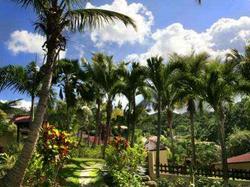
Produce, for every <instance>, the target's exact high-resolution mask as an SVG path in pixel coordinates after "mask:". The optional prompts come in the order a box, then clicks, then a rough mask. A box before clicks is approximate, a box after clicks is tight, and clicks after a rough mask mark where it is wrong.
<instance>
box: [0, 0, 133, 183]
mask: <svg viewBox="0 0 250 187" xmlns="http://www.w3.org/2000/svg"><path fill="white" fill-rule="evenodd" d="M15 2H16V3H18V4H19V5H21V6H23V7H25V8H28V7H30V8H32V9H33V10H34V12H35V13H36V15H37V21H36V23H35V28H36V30H38V31H40V33H42V34H43V35H45V37H46V41H45V43H44V45H43V49H44V50H45V51H46V62H45V64H44V65H43V68H42V70H43V73H44V77H43V80H42V88H41V92H40V99H39V102H38V106H37V110H36V113H35V117H34V120H33V124H32V133H30V134H29V137H28V140H27V141H26V143H25V145H24V148H23V150H22V153H21V154H20V156H19V158H18V160H17V162H16V164H15V166H14V167H13V168H12V169H11V170H10V171H9V172H8V173H7V175H6V176H5V177H4V178H3V179H2V180H1V182H0V183H1V185H0V186H12V187H15V186H20V185H21V184H22V181H23V177H24V174H25V169H26V168H27V165H28V162H29V160H30V159H31V156H32V153H33V151H34V149H35V146H36V143H37V139H38V137H39V129H40V127H41V124H42V122H43V117H44V114H45V111H46V106H47V101H48V98H49V90H50V88H51V82H52V77H53V71H54V68H55V65H56V61H57V59H58V57H59V53H60V52H61V51H63V50H65V47H66V43H67V40H66V37H65V34H66V33H67V31H73V32H76V31H80V32H82V31H84V30H85V29H86V28H95V27H98V26H101V25H102V24H103V23H110V22H114V21H115V20H118V21H122V22H123V23H124V24H125V25H132V26H133V27H134V28H135V23H134V21H133V20H132V19H131V18H130V17H128V16H126V15H123V14H120V13H117V12H114V11H109V10H102V9H86V8H85V7H84V6H85V3H84V2H85V1H82V0H15Z"/></svg>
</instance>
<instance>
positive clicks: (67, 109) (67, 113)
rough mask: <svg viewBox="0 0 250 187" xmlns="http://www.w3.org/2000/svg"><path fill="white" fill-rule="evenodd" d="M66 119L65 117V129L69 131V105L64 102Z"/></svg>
mask: <svg viewBox="0 0 250 187" xmlns="http://www.w3.org/2000/svg"><path fill="white" fill-rule="evenodd" d="M66 115H67V116H66V119H67V127H66V129H67V130H68V131H69V130H70V117H69V106H68V104H66Z"/></svg>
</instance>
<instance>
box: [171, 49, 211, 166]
mask: <svg viewBox="0 0 250 187" xmlns="http://www.w3.org/2000/svg"><path fill="white" fill-rule="evenodd" d="M207 59H208V54H207V53H200V54H194V53H192V54H191V55H188V56H180V55H177V54H175V55H173V56H172V60H173V61H175V62H176V63H177V64H179V66H180V75H181V76H180V77H179V83H178V84H179V88H180V91H179V100H180V101H182V102H183V103H184V104H185V105H187V111H188V113H189V119H190V134H191V146H192V167H193V169H194V170H195V168H196V153H195V129H194V117H195V112H196V102H201V101H202V98H201V93H200V90H201V88H202V84H201V83H202V75H203V74H204V68H205V64H206V60H207ZM181 64H182V65H181Z"/></svg>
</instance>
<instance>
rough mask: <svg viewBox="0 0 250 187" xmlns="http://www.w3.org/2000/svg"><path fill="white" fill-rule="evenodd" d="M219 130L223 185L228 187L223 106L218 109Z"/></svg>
mask: <svg viewBox="0 0 250 187" xmlns="http://www.w3.org/2000/svg"><path fill="white" fill-rule="evenodd" d="M219 132H220V144H221V160H222V170H223V183H224V184H223V186H224V187H228V164H227V149H226V145H225V114H224V109H223V106H220V109H219Z"/></svg>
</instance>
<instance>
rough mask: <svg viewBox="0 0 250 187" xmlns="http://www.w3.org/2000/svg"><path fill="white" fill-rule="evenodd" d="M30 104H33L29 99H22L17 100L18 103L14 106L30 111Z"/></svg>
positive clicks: (4, 101)
mask: <svg viewBox="0 0 250 187" xmlns="http://www.w3.org/2000/svg"><path fill="white" fill-rule="evenodd" d="M0 102H2V103H6V102H8V100H0ZM30 106H31V102H30V101H27V100H20V101H18V102H17V105H16V106H14V108H21V109H23V110H25V111H29V110H30Z"/></svg>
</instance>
